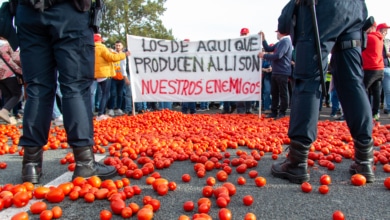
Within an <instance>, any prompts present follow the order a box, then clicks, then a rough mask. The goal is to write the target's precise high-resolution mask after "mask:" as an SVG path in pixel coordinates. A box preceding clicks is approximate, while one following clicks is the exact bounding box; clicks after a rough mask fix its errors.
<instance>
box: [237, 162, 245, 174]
mask: <svg viewBox="0 0 390 220" xmlns="http://www.w3.org/2000/svg"><path fill="white" fill-rule="evenodd" d="M247 167H248V166H247V165H246V164H245V163H243V164H240V165H239V166H238V167H237V168H236V171H237V173H245V172H246V169H247Z"/></svg>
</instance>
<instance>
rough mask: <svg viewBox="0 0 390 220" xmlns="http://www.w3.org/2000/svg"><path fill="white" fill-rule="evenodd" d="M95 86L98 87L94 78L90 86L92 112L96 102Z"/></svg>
mask: <svg viewBox="0 0 390 220" xmlns="http://www.w3.org/2000/svg"><path fill="white" fill-rule="evenodd" d="M97 88H98V82H97V81H95V80H94V81H93V83H92V85H91V87H90V90H91V106H92V112H95V103H97V102H96V95H97Z"/></svg>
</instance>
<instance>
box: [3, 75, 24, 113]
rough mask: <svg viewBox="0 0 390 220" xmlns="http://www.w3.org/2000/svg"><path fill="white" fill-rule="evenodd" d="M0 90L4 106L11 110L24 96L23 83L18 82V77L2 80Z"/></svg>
mask: <svg viewBox="0 0 390 220" xmlns="http://www.w3.org/2000/svg"><path fill="white" fill-rule="evenodd" d="M0 90H1V96H2V97H1V98H2V99H3V103H4V105H3V108H4V109H7V110H8V111H11V109H13V108H14V107H15V106H16V105H17V104H18V102H19V100H20V98H21V96H22V85H20V84H19V83H18V80H17V79H16V77H8V78H6V79H3V80H0Z"/></svg>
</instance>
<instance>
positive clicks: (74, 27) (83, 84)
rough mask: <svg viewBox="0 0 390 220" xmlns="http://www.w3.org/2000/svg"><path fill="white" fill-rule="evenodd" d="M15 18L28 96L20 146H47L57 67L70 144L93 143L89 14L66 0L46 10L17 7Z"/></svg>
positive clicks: (92, 44) (92, 61)
mask: <svg viewBox="0 0 390 220" xmlns="http://www.w3.org/2000/svg"><path fill="white" fill-rule="evenodd" d="M15 21H16V26H17V29H18V33H17V34H18V38H19V42H20V58H21V63H22V68H23V76H24V80H25V82H26V83H27V88H26V93H27V96H28V98H27V100H26V105H25V111H24V117H23V135H22V137H21V138H20V142H19V144H20V145H21V146H24V147H42V146H44V145H45V144H47V141H48V134H49V129H50V122H51V116H52V113H53V104H54V97H55V93H56V85H57V72H56V69H58V82H59V84H60V89H61V93H62V95H63V97H62V110H63V117H64V127H65V130H66V133H67V137H68V143H69V145H70V146H72V147H85V146H92V145H93V144H94V141H93V124H92V111H91V98H90V89H89V87H90V86H91V84H92V81H93V77H94V62H95V52H94V42H93V31H92V29H91V28H89V12H79V11H76V9H75V8H74V7H73V5H72V3H71V2H70V1H65V2H62V3H58V4H55V5H53V6H52V7H50V8H48V9H45V11H44V12H39V11H38V10H35V9H33V8H32V7H30V6H27V5H18V8H17V12H16V20H15Z"/></svg>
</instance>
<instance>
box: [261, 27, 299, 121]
mask: <svg viewBox="0 0 390 220" xmlns="http://www.w3.org/2000/svg"><path fill="white" fill-rule="evenodd" d="M276 33H277V38H278V40H279V42H277V43H276V44H275V45H273V46H270V45H268V43H267V41H266V39H265V35H264V32H262V31H260V33H259V34H260V35H261V39H262V40H263V42H262V43H263V47H264V50H265V52H263V51H262V52H260V53H259V57H260V58H262V59H266V60H269V61H271V62H272V63H271V66H272V76H271V96H272V101H271V111H272V112H271V113H270V114H268V115H267V118H274V119H277V118H283V117H285V116H286V111H287V108H288V103H289V101H288V99H289V95H288V80H289V77H290V76H291V59H292V51H293V47H292V43H291V39H290V37H289V36H288V34H285V33H280V32H279V31H276ZM266 52H273V53H268V54H267V53H266ZM278 111H279V114H278Z"/></svg>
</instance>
